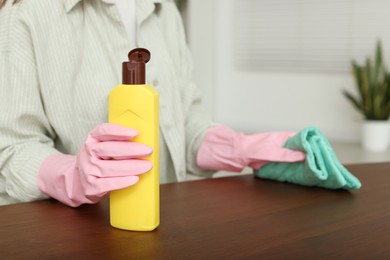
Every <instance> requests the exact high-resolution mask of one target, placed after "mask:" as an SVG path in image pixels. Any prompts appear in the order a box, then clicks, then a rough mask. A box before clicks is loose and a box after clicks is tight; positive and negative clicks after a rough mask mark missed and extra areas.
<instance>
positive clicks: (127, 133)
mask: <svg viewBox="0 0 390 260" xmlns="http://www.w3.org/2000/svg"><path fill="white" fill-rule="evenodd" d="M89 135H90V136H91V137H92V138H94V139H96V140H97V141H102V142H104V141H127V140H131V139H133V138H134V137H135V136H137V135H138V131H137V130H135V129H133V128H128V127H124V126H120V125H116V124H111V123H104V124H101V125H99V126H97V127H96V128H95V129H93V130H92V131H91V132H90V134H89Z"/></svg>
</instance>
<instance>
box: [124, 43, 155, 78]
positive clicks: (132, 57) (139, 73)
mask: <svg viewBox="0 0 390 260" xmlns="http://www.w3.org/2000/svg"><path fill="white" fill-rule="evenodd" d="M128 57H129V61H125V62H123V63H122V84H126V85H136V84H145V63H147V62H148V61H149V60H150V52H149V51H148V50H147V49H144V48H136V49H133V50H131V51H130V52H129V55H128Z"/></svg>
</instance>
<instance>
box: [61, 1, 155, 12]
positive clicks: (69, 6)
mask: <svg viewBox="0 0 390 260" xmlns="http://www.w3.org/2000/svg"><path fill="white" fill-rule="evenodd" d="M82 1H83V0H66V1H65V10H66V12H67V13H69V12H70V11H71V10H72V9H73V7H75V6H76V5H77V4H79V3H80V2H82ZM93 1H96V0H93ZM101 1H102V2H104V3H107V4H115V0H101ZM157 1H158V0H157Z"/></svg>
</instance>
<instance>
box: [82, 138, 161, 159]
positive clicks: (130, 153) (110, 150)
mask: <svg viewBox="0 0 390 260" xmlns="http://www.w3.org/2000/svg"><path fill="white" fill-rule="evenodd" d="M87 150H88V152H89V153H90V154H92V155H94V156H95V157H98V158H100V159H103V160H110V159H116V160H127V159H134V158H144V157H147V156H149V155H151V154H152V152H153V148H152V147H150V146H148V145H145V144H141V143H137V142H128V141H124V142H100V143H91V144H88V146H87Z"/></svg>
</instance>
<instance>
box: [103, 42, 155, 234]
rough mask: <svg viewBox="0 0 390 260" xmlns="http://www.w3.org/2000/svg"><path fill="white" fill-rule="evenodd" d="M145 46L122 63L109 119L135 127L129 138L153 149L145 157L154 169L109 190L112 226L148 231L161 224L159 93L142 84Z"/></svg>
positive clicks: (146, 51)
mask: <svg viewBox="0 0 390 260" xmlns="http://www.w3.org/2000/svg"><path fill="white" fill-rule="evenodd" d="M149 59H150V52H149V51H148V50H147V49H143V48H137V49H134V50H132V51H130V52H129V61H128V62H123V63H122V84H121V85H118V86H116V87H115V88H114V89H113V90H112V91H111V92H110V95H109V98H108V117H109V119H108V120H109V122H110V123H114V124H118V125H122V126H126V127H130V128H134V129H136V130H137V131H138V132H139V135H138V136H136V137H135V138H134V139H133V140H132V141H135V142H139V143H143V144H147V145H149V146H151V147H152V148H153V153H152V155H150V156H148V157H147V158H145V159H147V160H150V161H151V162H152V163H153V168H152V169H151V170H150V171H148V172H146V173H144V174H142V175H140V180H139V182H138V183H137V184H135V185H133V186H130V187H128V188H125V189H122V190H117V191H112V192H111V193H110V223H111V226H113V227H116V228H120V229H125V230H133V231H151V230H153V229H155V228H156V227H157V226H158V225H159V223H160V205H159V204H160V193H159V187H160V186H159V185H160V181H159V95H158V93H157V91H156V90H155V89H153V87H152V86H150V85H148V84H145V63H147V62H148V61H149Z"/></svg>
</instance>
